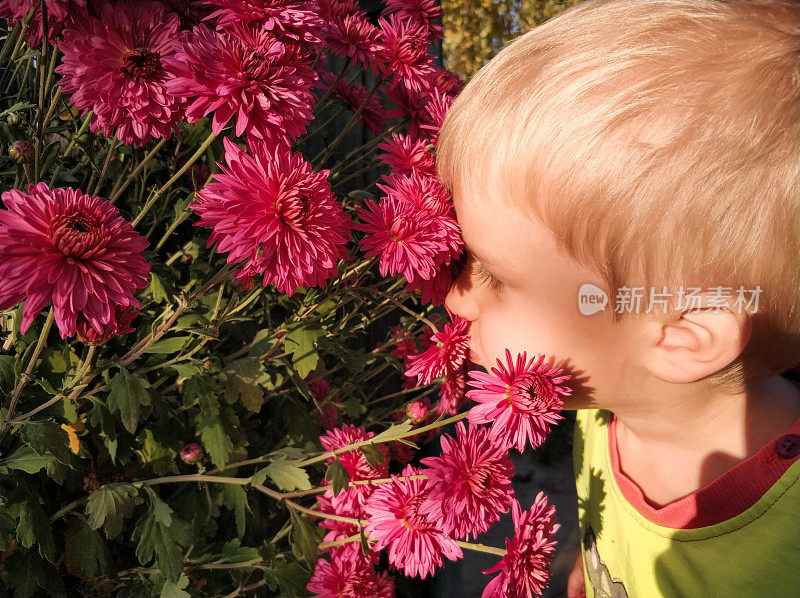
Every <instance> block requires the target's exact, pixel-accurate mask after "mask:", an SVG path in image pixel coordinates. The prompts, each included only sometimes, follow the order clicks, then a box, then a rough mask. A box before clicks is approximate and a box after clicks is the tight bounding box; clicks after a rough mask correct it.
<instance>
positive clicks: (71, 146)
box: [45, 110, 94, 189]
mask: <svg viewBox="0 0 800 598" xmlns="http://www.w3.org/2000/svg"><path fill="white" fill-rule="evenodd" d="M92 114H94V113H93V112H92V111H91V110H90V111H89V112H87V114H86V116H84V117H83V123H81V127H80V129H78V132H77V133H75V134H74V135H73V136H72V139H71V140H70V142H69V145H68V146H67V149H65V150H64V153H63V154H61V157H60V158H59V161H58V166H56V169H55V171H54V172H53V174H52V176H51V177H50V182H49V183H48V184H47V186H48V187H50V188H51V189H52V187H53V185H54V184H55V182H56V177H57V176H58V173H59V172H61V168H62V166H64V160H66V158H67V156H69V154H70V152H71V151H72V150H73V149H74V148H75V145H77V143H78V137H80V136H81V135H83V132H84V131H85V130H86V127H88V126H89V121H90V120H91V119H92ZM48 166H49V165H48V164H45V170H46V169H47V167H48Z"/></svg>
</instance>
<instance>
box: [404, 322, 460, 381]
mask: <svg viewBox="0 0 800 598" xmlns="http://www.w3.org/2000/svg"><path fill="white" fill-rule="evenodd" d="M468 329H469V322H468V321H467V320H465V319H464V318H462V317H461V316H456V315H454V316H453V321H452V322H450V323H448V324H445V326H444V329H443V330H442V331H441V332H436V333H434V334H433V336H432V337H431V340H432V341H433V342H432V344H431V347H430V348H429V349H428V350H427V351H425V352H424V353H422V354H420V355H412V356H411V357H409V358H408V361H409V368H408V369H407V370H406V376H408V377H409V378H413V377H414V376H416V377H417V385H418V386H427V385H428V384H430V383H431V381H433V379H434V378H438V377H439V376H445V375H447V374H449V373H453V372H455V371H456V370H458V368H459V367H461V364H463V363H464V361H465V360H466V359H467V352H468V351H469V335H468V334H467V330H468Z"/></svg>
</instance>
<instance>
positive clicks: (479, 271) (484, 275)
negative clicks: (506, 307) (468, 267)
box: [472, 264, 503, 291]
mask: <svg viewBox="0 0 800 598" xmlns="http://www.w3.org/2000/svg"><path fill="white" fill-rule="evenodd" d="M472 273H473V274H474V276H475V278H476V279H477V281H478V284H487V285H489V288H490V289H492V290H493V291H499V290H500V289H501V288H503V281H502V280H500V279H498V278H497V277H496V276H495V275H494V274H492V273H491V272H487V271H486V270H484V269H483V268H482V267H481V266H479V265H477V264H476V265H475V266H474V268H473V270H472Z"/></svg>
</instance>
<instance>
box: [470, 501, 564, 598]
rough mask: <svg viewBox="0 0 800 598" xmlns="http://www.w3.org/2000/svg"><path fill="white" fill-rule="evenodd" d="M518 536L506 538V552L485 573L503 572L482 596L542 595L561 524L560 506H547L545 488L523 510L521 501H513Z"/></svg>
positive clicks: (521, 597) (500, 597) (483, 597)
mask: <svg viewBox="0 0 800 598" xmlns="http://www.w3.org/2000/svg"><path fill="white" fill-rule="evenodd" d="M511 515H512V518H513V520H514V538H513V539H512V540H508V538H506V555H505V556H504V557H503V560H501V561H500V562H499V563H497V564H496V565H495V566H494V567H492V568H491V569H487V570H486V571H484V573H487V574H488V573H494V572H496V571H499V572H500V575H498V576H497V577H495V578H494V579H493V580H492V581H490V582H489V583H488V585H487V586H486V588H485V589H484V590H483V594H482V595H481V598H531V597H532V596H541V595H542V590H544V589H545V588H546V587H547V582H548V580H549V579H550V558H551V557H552V556H553V554H554V553H555V550H556V542H555V541H554V540H552V537H553V535H555V533H556V532H557V531H558V530H559V528H560V527H561V526H560V525H559V524H558V523H556V522H555V520H556V509H555V507H554V506H553V505H550V506H549V507H548V506H547V497H546V496H545V495H544V493H543V492H540V493H539V494H537V495H536V498H535V499H534V501H533V504H532V505H531V508H530V509H528V510H527V511H525V512H522V508H521V507H520V505H519V502H518V501H516V500H515V501H514V502H512V503H511Z"/></svg>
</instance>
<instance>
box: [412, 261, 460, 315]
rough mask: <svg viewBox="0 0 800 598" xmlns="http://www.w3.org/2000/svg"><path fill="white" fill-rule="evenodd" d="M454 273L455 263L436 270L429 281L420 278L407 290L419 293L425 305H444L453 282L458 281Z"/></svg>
mask: <svg viewBox="0 0 800 598" xmlns="http://www.w3.org/2000/svg"><path fill="white" fill-rule="evenodd" d="M452 271H453V263H451V264H450V265H449V266H442V267H440V268H439V269H438V270H436V272H435V273H434V275H433V277H432V278H430V279H429V280H425V279H424V278H420V279H419V280H415V281H414V282H410V283H408V286H406V289H407V290H408V291H410V292H414V291H419V292H420V295H421V299H422V303H423V304H425V303H433V304H434V305H444V300H445V297H447V293H448V292H450V287H452V286H453V281H454V280H455V279H456V277H455V276H453V273H452Z"/></svg>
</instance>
